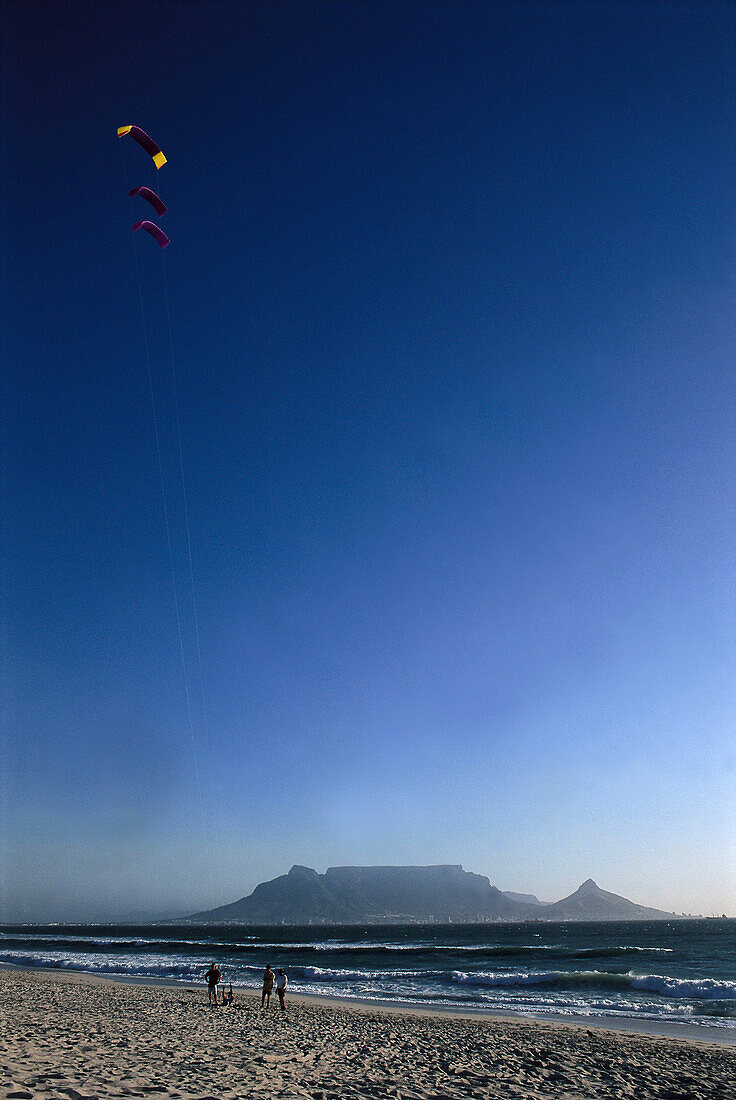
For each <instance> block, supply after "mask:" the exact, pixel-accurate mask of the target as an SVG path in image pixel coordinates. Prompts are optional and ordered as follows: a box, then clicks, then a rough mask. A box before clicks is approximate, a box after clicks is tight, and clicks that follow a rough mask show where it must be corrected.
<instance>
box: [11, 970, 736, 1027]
mask: <svg viewBox="0 0 736 1100" xmlns="http://www.w3.org/2000/svg"><path fill="white" fill-rule="evenodd" d="M3 971H11V972H12V971H17V972H20V973H28V974H45V975H48V976H49V977H55V976H56V975H72V976H74V977H79V978H85V979H90V980H91V981H94V982H102V983H110V984H119V985H123V986H125V985H134V986H142V987H144V988H145V987H148V988H151V989H171V990H178V991H186V992H192V993H195V994H199V993H200V992H203V993H206V986H205V984H204V982H202V986H201V990H200V989H199V988H198V987H196V985H194V988H193V983H192V982H191V981H186V982H177V981H173V980H172V979H170V978H148V977H139V976H136V975H126V974H95V973H94V972H93V971H90V970H72V969H71V968H69V969H66V968H65V969H60V968H59V969H54V968H53V967H35V966H34V967H30V966H29V967H23V966H14V965H11V964H9V963H0V973H2V972H3ZM225 984H229V983H227V982H226V983H225ZM233 989H234V990H235V992H236V993H239V994H240V995H241V996H254V997H255V996H259V995H260V990H259V987H258V986H256V985H253V986H245V985H233ZM287 996H288V998H289V999H290V1000H295V1001H300V1002H303V1003H305V1004H314V1005H325V1006H330V1005H331V1006H334V1007H335V1008H339V1009H345V1010H346V1011H352V1010H355V1011H361V1010H363V1011H375V1012H386V1013H389V1014H392V1013H399V1014H401V1015H410V1016H411V1015H417V1016H428V1017H436V1018H438V1019H450V1020H453V1019H461V1020H491V1021H495V1020H498V1021H501V1022H506V1023H514V1022H527V1023H529V1024H535V1023H539V1024H552V1025H559V1026H560V1027H571V1028H583V1029H585V1028H594V1029H595V1030H597V1031H610V1032H613V1033H615V1034H623V1035H648V1036H651V1037H655V1038H656V1037H659V1038H665V1039H674V1040H676V1041H678V1042H685V1043H690V1042H692V1043H698V1044H706V1045H709V1046H716V1047H736V1028H725V1027H721V1028H719V1027H713V1028H706V1026H704V1025H701V1024H692V1023H687V1022H686V1021H674V1020H673V1021H667V1020H644V1019H642V1020H638V1019H635V1018H633V1017H625V1018H616V1017H608V1016H566V1015H564V1014H562V1013H553V1012H550V1013H533V1012H518V1013H512V1012H498V1011H495V1010H494V1009H483V1008H466V1007H458V1008H455V1007H454V1006H452V1005H432V1004H426V1005H422V1004H417V1003H416V1002H415V1001H402V1000H391V1001H387V1000H378V999H376V1000H370V999H369V998H367V997H337V996H335V997H333V996H330V995H329V994H326V993H305V992H302V991H301V990H295V989H292V988H291V987H289V988H288V990H287ZM274 998H275V994H274Z"/></svg>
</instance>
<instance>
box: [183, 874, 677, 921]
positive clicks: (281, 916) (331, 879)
mask: <svg viewBox="0 0 736 1100" xmlns="http://www.w3.org/2000/svg"><path fill="white" fill-rule="evenodd" d="M672 916H673V914H672V913H664V912H662V911H661V910H659V909H649V908H647V907H646V906H643V905H636V904H635V903H634V902H631V901H627V899H626V898H622V897H619V896H618V895H617V894H609V893H607V892H606V891H605V890H601V889H599V887H598V886H596V884H595V883H594V882H593V880H592V879H588V880H587V881H586V882H584V883H583V885H582V886H581V887H580V888H579V889H578V890H576V891H575V893H574V894H571V895H570V897H568V898H563V899H562V901H558V902H555V903H553V904H544V903H542V902H540V901H539V900H538V899H537V898H536V896H535V895H533V894H516V895H514V894H511V893H502V891H501V890H499V889H498V888H497V887H495V886H493V885H492V884H491V882H490V880H489V879H488V878H486V876H485V875H476V874H473V873H472V872H471V871H464V870H463V868H462V867H461V866H460V864H444V865H440V866H437V867H330V868H328V870H327V871H326V872H325V873H324V874H323V875H320V874H318V873H317V872H316V871H314V870H313V869H312V868H311V867H300V866H298V865H295V866H294V867H292V868H291V870H290V871H289V873H288V875H280V876H279V877H278V878H275V879H272V880H271V881H270V882H262V883H261V884H260V886H256V888H255V890H254V891H253V893H252V894H249V895H248V896H247V897H244V898H241V899H240V900H239V901H234V902H231V903H230V904H229V905H221V906H219V907H218V908H217V909H209V910H207V911H206V912H203V913H194V914H192V916H191V917H189V918H188V919H189V920H200V921H238V922H241V923H244V924H310V923H317V924H367V923H371V922H395V923H401V922H403V921H426V922H437V923H442V922H446V921H454V922H457V923H467V924H473V923H476V922H483V921H494V920H505V921H523V920H658V919H660V920H661V919H665V918H671V917H672Z"/></svg>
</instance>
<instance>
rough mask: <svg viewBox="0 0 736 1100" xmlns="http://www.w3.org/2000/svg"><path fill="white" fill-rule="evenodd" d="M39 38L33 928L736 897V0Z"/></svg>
mask: <svg viewBox="0 0 736 1100" xmlns="http://www.w3.org/2000/svg"><path fill="white" fill-rule="evenodd" d="M0 32H1V33H2V38H3V50H2V58H1V59H0V94H1V95H2V101H3V149H4V155H5V164H6V166H7V170H6V173H5V177H4V178H5V184H4V187H5V195H4V199H5V201H4V203H3V211H2V234H3V243H4V245H5V247H4V249H3V252H4V263H3V265H2V268H1V269H0V280H1V281H0V290H2V296H3V301H4V303H6V309H5V311H4V313H5V317H4V325H3V326H2V332H0V357H1V358H2V362H3V370H2V372H0V467H1V468H0V512H1V514H2V522H0V563H1V564H0V623H1V624H2V625H1V626H0V696H1V698H2V702H1V704H0V920H2V921H6V922H7V921H11V920H68V919H88V920H99V919H112V918H113V917H115V915H116V914H117V915H123V916H125V917H129V916H130V914H132V913H139V914H146V915H149V916H153V915H161V914H163V913H168V914H170V913H177V912H182V913H183V912H185V911H186V910H187V909H189V910H190V911H193V910H196V909H204V908H211V907H213V906H215V905H218V904H222V903H225V902H228V901H232V900H235V899H236V898H238V897H242V896H243V895H245V894H248V893H250V891H251V890H252V889H253V887H254V886H255V885H257V883H259V882H261V881H264V880H267V879H270V878H273V877H276V876H277V875H278V874H281V873H285V872H286V871H288V869H289V868H290V867H291V865H292V864H294V863H301V864H305V865H307V866H312V867H315V868H316V869H317V870H324V869H325V868H326V867H328V866H334V865H343V864H357V865H361V864H366V865H368V864H430V863H431V864H440V863H461V864H462V865H463V867H465V868H466V870H472V871H475V872H477V873H479V874H483V875H487V876H488V878H489V879H490V881H491V882H492V883H493V884H494V885H496V886H498V887H499V888H501V889H504V890H514V891H517V892H523V893H534V894H537V896H538V897H540V898H543V899H545V900H558V899H559V898H562V897H565V896H566V895H568V894H570V893H572V892H573V891H574V890H575V889H576V888H577V887H578V886H579V885H580V883H581V882H583V881H584V880H585V879H587V878H589V877H591V878H593V879H595V881H596V882H597V883H598V884H599V885H600V886H601V887H602V888H603V889H605V890H608V891H611V892H613V893H616V894H621V895H623V896H625V897H628V898H631V899H632V900H634V901H637V902H639V903H641V904H644V905H648V906H653V907H656V908H660V909H665V910H674V911H677V912H683V911H684V912H693V913H704V914H713V913H716V914H720V913H722V912H725V913H727V914H731V915H736V860H734V858H733V856H734V852H735V851H736V783H735V782H734V781H735V780H736V742H735V740H734V728H735V725H736V675H734V673H735V672H736V629H735V626H736V610H735V609H736V600H735V597H736V505H735V504H734V501H736V493H735V491H734V490H735V489H736V370H735V369H734V368H735V367H736V355H735V348H736V306H735V305H734V302H735V301H736V296H735V294H734V291H735V290H736V187H735V186H734V180H736V109H735V108H734V94H733V92H734V88H736V7H734V5H732V4H726V3H723V4H721V3H712V4H707V5H704V4H702V3H689V2H676V3H672V4H666V5H663V4H661V3H656V2H651V3H650V2H647V0H637V2H627V0H620V2H618V0H610V2H605V3H600V4H589V3H584V2H575V0H569V2H568V0H560V2H559V3H551V4H538V3H534V2H531V0H530V2H526V0H518V2H516V0H515V2H503V0H497V2H493V0H488V2H475V0H453V2H449V0H424V2H423V3H421V4H414V3H411V2H408V0H407V2H401V0H398V2H387V3H383V2H381V0H378V2H376V0H353V2H351V3H349V4H345V3H342V2H338V0H314V2H313V0H300V2H290V0H285V2H284V3H278V4H271V3H267V2H265V3H261V2H256V0H252V2H243V3H232V2H216V0H215V2H213V3H206V4H205V3H198V2H196V3H188V4H186V5H182V4H180V3H173V2H168V0H164V2H161V3H154V4H145V5H144V4H142V3H139V2H125V0H123V2H121V3H120V4H118V5H115V7H114V8H112V7H110V6H109V5H100V4H97V3H91V2H88V0H83V2H79V3H77V2H75V3H74V4H69V3H62V2H56V0H51V2H49V3H44V4H43V5H38V4H34V3H24V4H4V5H2V6H0ZM129 124H134V125H139V126H141V127H142V128H143V129H144V130H145V131H147V132H148V133H149V134H150V135H151V136H152V137H153V138H154V139H155V140H156V141H157V142H159V143H160V145H161V148H162V149H163V151H164V153H165V155H166V157H167V159H168V163H166V164H165V165H164V166H163V167H162V169H161V170H160V171H157V170H156V168H155V167H154V165H153V162H152V161H151V158H150V157H149V156H148V155H147V154H146V153H145V152H144V151H143V149H141V148H140V147H139V146H138V145H136V144H135V142H134V141H133V139H132V138H131V137H130V136H127V137H124V138H122V139H119V138H118V137H117V128H118V126H121V125H129ZM143 185H145V186H149V187H152V188H155V189H156V191H157V192H158V193H159V194H160V195H161V198H162V199H163V200H164V202H165V203H166V205H167V206H168V208H169V209H168V212H167V213H166V214H164V215H163V216H162V217H161V219H160V224H161V227H162V228H163V229H164V230H165V232H166V234H167V235H168V236H169V237H170V238H171V245H170V247H169V248H168V249H166V251H165V252H162V251H161V250H160V249H159V247H158V245H157V244H156V242H155V241H154V240H152V239H151V238H150V237H149V236H147V235H146V234H144V233H135V234H134V233H132V232H131V227H132V225H133V224H134V223H135V222H136V221H137V220H139V219H141V218H146V217H148V216H149V215H150V216H151V218H155V215H154V214H153V213H152V211H151V208H150V207H149V206H148V205H147V203H146V202H145V201H144V200H143V199H141V198H140V196H134V197H132V198H129V194H128V193H129V191H130V190H131V189H133V188H135V187H139V186H143ZM141 305H142V306H143V310H141ZM149 370H150V378H149ZM182 470H183V472H184V477H183V480H182ZM162 488H163V492H162Z"/></svg>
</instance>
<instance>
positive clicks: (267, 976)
mask: <svg viewBox="0 0 736 1100" xmlns="http://www.w3.org/2000/svg"><path fill="white" fill-rule="evenodd" d="M273 979H274V973H273V970H272V969H271V967H270V966H267V967H266V969H265V970H264V972H263V992H262V993H261V1008H263V1005H264V1003H265V1005H266V1008H270V1006H271V994H272V993H273Z"/></svg>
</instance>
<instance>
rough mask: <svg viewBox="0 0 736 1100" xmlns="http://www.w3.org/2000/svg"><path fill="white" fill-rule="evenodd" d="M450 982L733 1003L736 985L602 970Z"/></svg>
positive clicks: (463, 976)
mask: <svg viewBox="0 0 736 1100" xmlns="http://www.w3.org/2000/svg"><path fill="white" fill-rule="evenodd" d="M452 980H453V981H454V982H457V983H459V984H461V985H478V986H484V987H491V988H496V989H503V988H517V987H518V988H521V987H523V986H550V987H554V988H557V989H560V988H565V987H569V986H590V987H595V988H598V989H638V990H642V991H645V992H648V993H656V994H658V995H659V996H662V997H674V998H683V999H689V1000H719V1001H730V1000H736V983H734V982H719V981H716V980H715V979H713V978H700V979H687V978H672V977H666V976H664V975H660V974H634V973H633V972H631V971H629V973H628V974H617V973H611V972H610V971H605V970H540V971H515V972H510V973H505V972H499V973H493V972H488V971H476V972H472V971H470V972H467V971H461V970H453V972H452Z"/></svg>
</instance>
